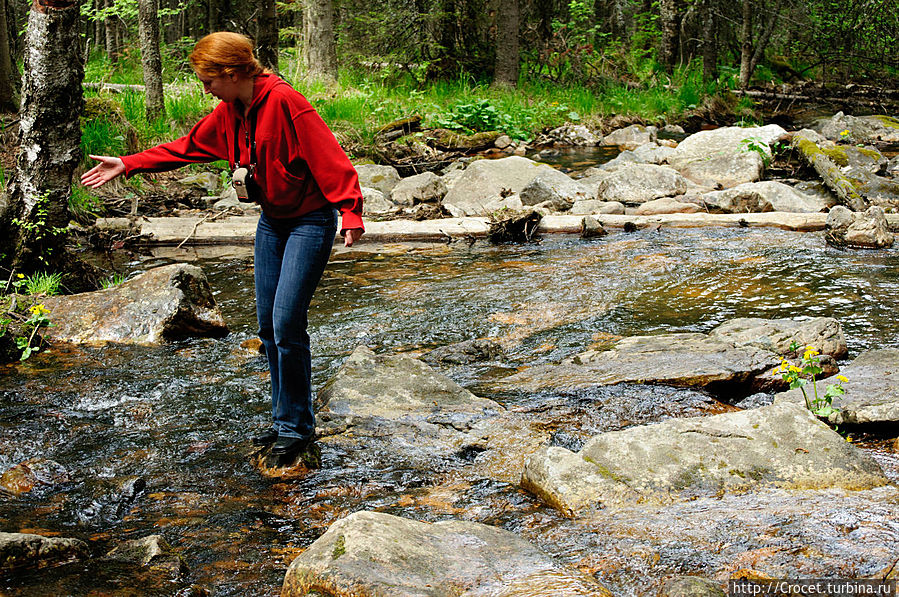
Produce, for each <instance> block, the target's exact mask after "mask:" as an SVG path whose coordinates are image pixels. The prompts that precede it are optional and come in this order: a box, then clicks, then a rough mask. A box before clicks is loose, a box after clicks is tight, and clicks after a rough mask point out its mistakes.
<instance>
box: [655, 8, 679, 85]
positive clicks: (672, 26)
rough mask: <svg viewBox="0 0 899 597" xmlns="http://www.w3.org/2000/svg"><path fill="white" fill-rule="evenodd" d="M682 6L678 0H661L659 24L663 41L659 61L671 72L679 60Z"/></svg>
mask: <svg viewBox="0 0 899 597" xmlns="http://www.w3.org/2000/svg"><path fill="white" fill-rule="evenodd" d="M680 18H681V14H680V7H679V6H678V2H677V0H660V2H659V21H660V22H659V24H660V27H661V30H662V43H661V47H660V48H659V63H660V64H662V66H664V67H665V70H666V71H668V72H669V73H671V72H672V71H674V65H675V63H676V62H677V48H678V45H679V44H678V32H679V31H680Z"/></svg>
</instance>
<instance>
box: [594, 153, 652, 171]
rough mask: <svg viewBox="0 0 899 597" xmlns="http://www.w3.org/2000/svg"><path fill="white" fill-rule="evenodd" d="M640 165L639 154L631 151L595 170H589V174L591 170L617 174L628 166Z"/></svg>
mask: <svg viewBox="0 0 899 597" xmlns="http://www.w3.org/2000/svg"><path fill="white" fill-rule="evenodd" d="M638 163H640V162H639V160H638V159H637V154H635V153H634V152H633V151H630V150H627V149H626V150H624V151H622V152H621V153H619V154H618V155H616V156H615V157H614V158H612V159H611V160H609V161H608V162H605V163H602V164H600V165H599V166H596V167H595V168H588V169H587V172H590V171H591V170H594V169H595V170H598V171H600V172H615V171H617V170H619V169H621V168H623V167H624V166H627V165H628V164H638Z"/></svg>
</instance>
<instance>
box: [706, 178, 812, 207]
mask: <svg viewBox="0 0 899 597" xmlns="http://www.w3.org/2000/svg"><path fill="white" fill-rule="evenodd" d="M702 200H703V202H704V203H705V205H706V207H707V208H708V210H709V211H710V212H712V213H761V212H766V211H787V212H794V213H818V212H822V211H825V210H826V209H827V206H828V204H827V202H826V201H824V200H822V199H821V198H818V197H813V196H810V195H805V194H804V193H800V192H799V191H796V190H795V189H793V187H791V186H789V185H786V184H784V183H782V182H776V181H772V180H767V181H763V182H747V183H743V184H741V185H737V186H735V187H733V188H730V189H725V190H723V191H713V192H711V193H706V194H704V195H702Z"/></svg>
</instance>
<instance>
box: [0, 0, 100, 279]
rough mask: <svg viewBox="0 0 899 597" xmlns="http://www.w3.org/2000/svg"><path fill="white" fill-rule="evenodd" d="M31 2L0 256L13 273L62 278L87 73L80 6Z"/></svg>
mask: <svg viewBox="0 0 899 597" xmlns="http://www.w3.org/2000/svg"><path fill="white" fill-rule="evenodd" d="M39 1H40V0H35V4H34V6H32V8H31V12H30V14H29V17H28V28H27V29H26V39H25V44H26V52H25V68H24V73H25V74H24V85H23V90H22V108H21V111H20V116H21V118H20V124H19V139H18V142H19V151H18V155H17V162H16V169H15V173H14V175H13V180H12V181H11V183H10V189H9V206H8V208H7V210H6V211H5V212H4V214H3V216H2V224H3V226H2V227H3V228H6V230H7V233H6V234H2V235H0V236H2V238H0V243H5V246H3V247H2V250H0V253H3V254H4V255H6V258H5V259H4V261H7V262H8V263H9V265H10V266H11V267H12V268H14V269H16V270H17V271H23V272H32V271H37V270H47V271H54V270H55V271H63V267H62V265H63V262H64V260H65V259H66V255H65V245H64V243H65V231H66V228H67V226H68V221H69V212H68V201H69V196H70V194H71V187H72V174H73V172H74V171H75V168H76V167H77V166H78V162H79V159H80V157H81V150H80V141H81V126H80V124H79V115H80V114H81V111H82V105H83V97H82V92H81V82H82V80H83V78H84V70H83V67H82V65H81V57H80V56H79V52H78V47H79V43H78V37H79V32H80V29H79V27H78V19H79V10H78V2H77V0H53V3H52V5H45V6H44V5H40V4H38V2H39Z"/></svg>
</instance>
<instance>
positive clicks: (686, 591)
mask: <svg viewBox="0 0 899 597" xmlns="http://www.w3.org/2000/svg"><path fill="white" fill-rule="evenodd" d="M726 595H727V593H725V592H724V589H722V588H721V585H720V584H719V583H717V582H715V581H713V580H711V579H708V578H700V577H698V576H678V577H677V578H672V579H669V580H667V581H665V584H664V585H662V590H661V591H660V592H659V597H726Z"/></svg>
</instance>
